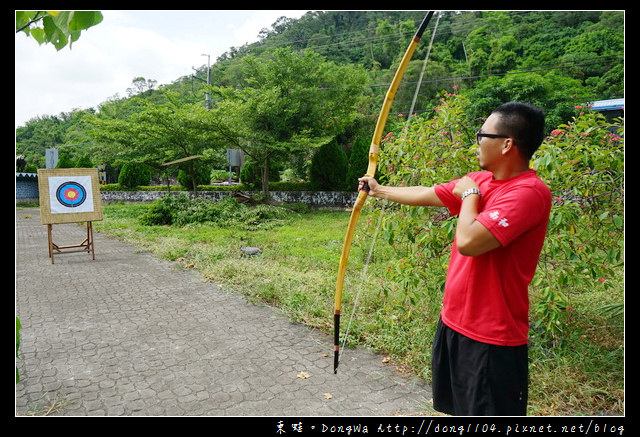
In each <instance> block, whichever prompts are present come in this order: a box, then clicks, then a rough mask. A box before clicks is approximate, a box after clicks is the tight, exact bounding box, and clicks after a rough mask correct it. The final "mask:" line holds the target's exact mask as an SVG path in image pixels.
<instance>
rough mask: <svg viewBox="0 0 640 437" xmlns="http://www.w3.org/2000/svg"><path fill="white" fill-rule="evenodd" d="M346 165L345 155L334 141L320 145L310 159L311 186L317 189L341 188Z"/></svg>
mask: <svg viewBox="0 0 640 437" xmlns="http://www.w3.org/2000/svg"><path fill="white" fill-rule="evenodd" d="M347 165H348V159H347V155H346V154H345V153H344V152H343V151H342V149H341V148H340V146H339V145H338V144H337V142H336V141H330V142H329V143H327V144H325V145H324V146H321V147H320V148H319V149H318V150H317V151H316V153H315V154H314V155H313V159H312V160H311V172H310V176H311V184H312V186H313V187H314V188H315V189H317V190H327V191H341V190H343V189H344V187H345V174H346V172H347Z"/></svg>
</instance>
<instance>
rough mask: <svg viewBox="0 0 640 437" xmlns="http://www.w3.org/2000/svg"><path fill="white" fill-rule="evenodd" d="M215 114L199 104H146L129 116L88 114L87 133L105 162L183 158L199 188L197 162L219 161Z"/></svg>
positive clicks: (157, 164)
mask: <svg viewBox="0 0 640 437" xmlns="http://www.w3.org/2000/svg"><path fill="white" fill-rule="evenodd" d="M211 117H212V114H211V113H209V112H208V111H207V110H206V109H204V108H202V107H200V106H199V105H173V104H170V103H168V104H155V105H151V104H145V105H143V109H142V110H141V111H140V112H137V113H134V114H131V115H130V116H129V117H128V118H127V119H126V120H118V119H103V118H100V117H98V116H91V117H88V118H87V125H88V133H89V135H90V136H91V137H92V138H93V139H94V140H95V141H97V142H99V147H98V148H97V149H96V152H97V154H98V155H99V156H100V158H101V159H102V160H103V161H104V162H112V163H113V164H116V165H117V164H124V163H127V162H140V163H146V164H148V165H149V166H151V167H155V168H165V167H161V165H162V164H165V163H167V162H173V161H177V160H184V166H185V171H186V172H187V174H189V176H190V180H191V182H192V184H191V186H192V188H193V190H194V191H196V186H197V178H196V170H197V168H198V165H197V164H196V163H195V161H196V159H193V157H195V156H198V161H199V164H202V163H203V162H208V163H210V164H211V163H216V164H220V163H221V162H222V160H221V159H222V158H221V155H222V154H221V152H220V150H221V147H222V145H221V143H220V142H219V138H218V134H217V132H214V131H213V130H212V125H213V123H212V118H211Z"/></svg>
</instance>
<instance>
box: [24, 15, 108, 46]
mask: <svg viewBox="0 0 640 437" xmlns="http://www.w3.org/2000/svg"><path fill="white" fill-rule="evenodd" d="M100 22H102V13H101V12H97V11H16V33H18V32H24V33H25V34H26V35H27V36H31V37H32V38H33V39H35V40H36V41H37V42H38V44H44V43H51V44H53V45H54V46H55V48H56V50H61V49H63V48H64V47H65V46H66V45H67V44H71V43H73V42H74V41H77V40H78V38H79V37H80V33H81V32H82V31H83V30H86V29H88V28H90V27H92V26H95V25H96V24H99V23H100Z"/></svg>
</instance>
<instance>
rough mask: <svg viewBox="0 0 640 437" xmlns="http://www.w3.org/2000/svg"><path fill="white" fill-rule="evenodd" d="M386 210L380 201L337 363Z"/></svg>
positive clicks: (347, 335) (347, 336) (340, 357)
mask: <svg viewBox="0 0 640 437" xmlns="http://www.w3.org/2000/svg"><path fill="white" fill-rule="evenodd" d="M385 208H386V202H385V201H382V208H381V209H380V214H379V216H378V223H377V224H376V227H375V229H374V231H373V237H372V238H371V246H370V247H369V252H368V253H367V258H366V260H365V264H364V268H363V269H362V272H361V273H360V279H361V280H360V286H359V287H358V292H357V293H356V298H355V300H354V301H353V308H352V309H351V314H350V315H349V321H348V322H347V329H346V330H345V333H344V337H343V339H342V346H341V347H340V350H339V351H338V363H340V360H341V359H342V354H343V352H344V347H345V344H346V343H347V338H349V331H350V329H351V322H352V321H353V317H354V315H355V312H356V307H357V306H358V301H359V299H360V294H361V293H362V288H363V285H362V284H364V280H365V279H366V277H367V272H368V270H369V264H370V263H371V255H372V254H373V248H374V247H375V244H376V240H377V238H378V233H379V231H380V227H381V224H382V217H383V216H384V211H385Z"/></svg>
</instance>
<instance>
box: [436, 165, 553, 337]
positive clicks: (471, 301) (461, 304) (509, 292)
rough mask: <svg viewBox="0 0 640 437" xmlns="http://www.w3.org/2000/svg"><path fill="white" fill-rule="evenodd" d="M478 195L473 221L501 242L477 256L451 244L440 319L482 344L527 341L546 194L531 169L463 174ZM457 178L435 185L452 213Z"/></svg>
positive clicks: (456, 208) (456, 201)
mask: <svg viewBox="0 0 640 437" xmlns="http://www.w3.org/2000/svg"><path fill="white" fill-rule="evenodd" d="M468 176H469V177H471V179H473V180H474V181H475V182H476V183H477V184H478V185H479V186H480V192H481V193H482V196H481V198H480V202H479V205H478V212H479V215H478V216H477V217H476V220H477V221H478V222H480V223H482V225H484V226H485V227H486V228H487V229H488V230H489V231H490V232H491V233H492V234H493V236H494V237H495V238H496V239H497V240H498V241H499V242H500V244H501V246H500V247H498V248H496V249H494V250H491V251H489V252H487V253H484V254H482V255H480V256H474V257H472V256H464V255H461V254H460V252H458V249H457V246H456V242H455V240H454V242H453V248H452V250H451V259H450V261H449V270H448V272H447V282H446V286H445V292H444V299H443V308H442V314H441V317H442V321H443V323H444V324H445V325H447V326H449V327H450V328H451V329H453V330H455V331H457V332H459V333H460V334H463V335H465V336H467V337H469V338H472V339H474V340H476V341H480V342H483V343H490V344H496V345H501V346H519V345H522V344H526V343H527V341H528V333H529V293H528V286H529V283H530V282H531V280H532V279H533V275H534V273H535V269H536V266H537V264H538V257H539V255H540V251H541V250H542V245H543V243H544V237H545V234H546V230H547V223H548V221H549V212H550V210H551V192H550V191H549V188H548V187H547V186H546V185H545V184H544V182H542V181H541V180H540V179H539V178H538V176H537V174H536V172H535V170H529V171H527V172H524V173H521V174H519V175H517V176H514V177H512V178H509V179H501V180H494V179H493V174H492V173H491V172H488V171H479V172H475V173H470V174H469V175H468ZM456 182H457V180H455V181H452V182H448V183H446V184H442V185H437V186H436V187H435V190H436V194H437V195H438V197H439V198H440V200H442V202H443V203H444V204H445V205H446V207H447V208H448V209H449V211H450V212H451V214H452V215H457V214H458V213H459V212H460V207H461V205H462V201H461V199H460V197H458V196H456V195H455V194H453V188H454V187H455V185H456Z"/></svg>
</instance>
